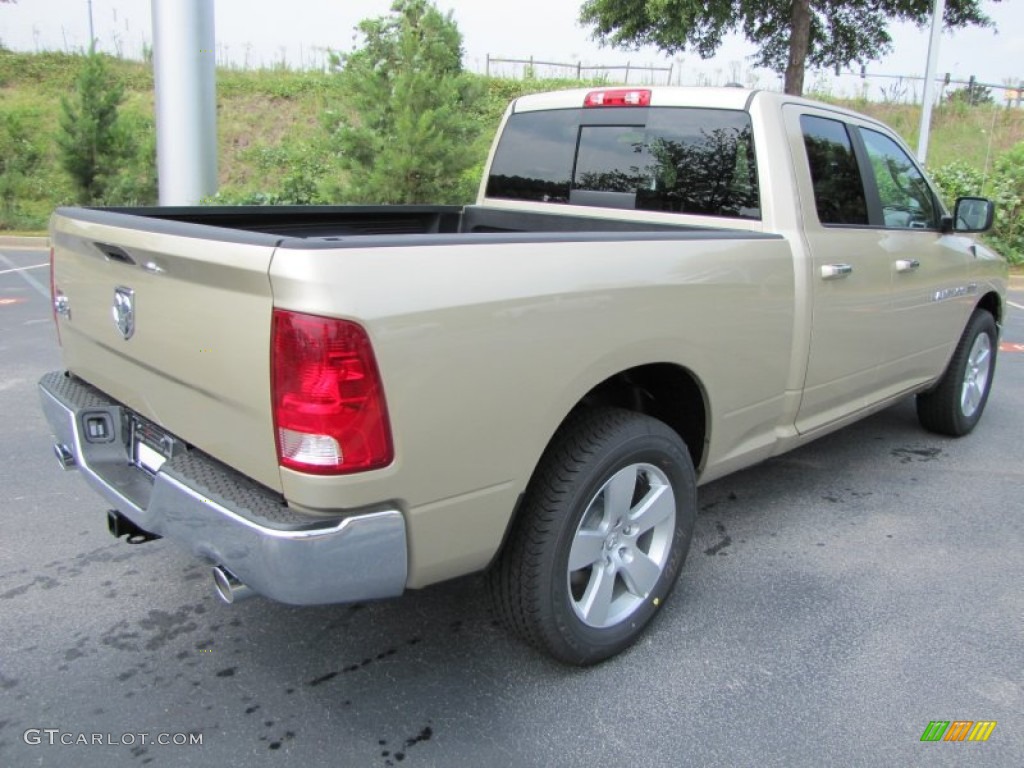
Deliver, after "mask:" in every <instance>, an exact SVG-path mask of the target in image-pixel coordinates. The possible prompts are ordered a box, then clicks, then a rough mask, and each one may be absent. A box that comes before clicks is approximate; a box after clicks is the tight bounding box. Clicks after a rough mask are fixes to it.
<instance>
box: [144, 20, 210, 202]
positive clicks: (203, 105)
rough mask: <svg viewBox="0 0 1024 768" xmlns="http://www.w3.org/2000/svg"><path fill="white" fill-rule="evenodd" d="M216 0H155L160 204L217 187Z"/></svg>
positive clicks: (187, 198) (204, 194)
mask: <svg viewBox="0 0 1024 768" xmlns="http://www.w3.org/2000/svg"><path fill="white" fill-rule="evenodd" d="M213 2H214V0H153V81H154V85H155V89H156V149H157V171H158V177H159V182H160V205H195V204H196V203H198V202H199V201H200V200H201V199H202V198H204V197H208V196H210V195H212V194H214V193H215V192H216V191H217V85H216V76H217V71H216V56H215V53H214V34H213V32H214V30H213Z"/></svg>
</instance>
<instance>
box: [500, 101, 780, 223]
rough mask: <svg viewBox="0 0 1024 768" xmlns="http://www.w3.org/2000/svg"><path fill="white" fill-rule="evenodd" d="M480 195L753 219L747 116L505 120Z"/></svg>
mask: <svg viewBox="0 0 1024 768" xmlns="http://www.w3.org/2000/svg"><path fill="white" fill-rule="evenodd" d="M487 196H488V197H494V198H505V199H512V200H530V201H535V202H546V203H562V204H566V205H592V206H601V207H608V208H621V209H627V210H638V211H661V212H667V213H680V214H696V215H702V216H717V217H723V218H733V219H748V220H756V219H760V218H761V206H760V198H759V192H758V180H757V166H756V163H755V155H754V142H753V129H752V127H751V122H750V116H749V115H748V114H747V113H746V112H743V111H738V110H727V109H707V108H690V107H650V108H636V109H628V110H627V109H561V110H551V111H538V112H523V113H516V114H512V115H510V116H509V119H508V121H507V123H506V126H505V130H504V132H503V133H502V137H501V139H500V141H499V143H498V148H497V150H496V152H495V156H494V161H493V163H492V165H491V173H490V176H489V177H488V180H487Z"/></svg>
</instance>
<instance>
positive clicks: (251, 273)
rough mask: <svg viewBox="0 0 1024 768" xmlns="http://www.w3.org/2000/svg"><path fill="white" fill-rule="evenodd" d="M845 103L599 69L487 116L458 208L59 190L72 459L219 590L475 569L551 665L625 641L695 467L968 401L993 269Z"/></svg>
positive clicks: (962, 208)
mask: <svg viewBox="0 0 1024 768" xmlns="http://www.w3.org/2000/svg"><path fill="white" fill-rule="evenodd" d="M992 209H993V206H992V204H991V203H990V202H989V201H987V200H985V199H982V198H961V199H960V200H958V201H956V204H955V206H954V208H953V210H952V213H950V212H948V210H947V209H946V208H945V207H944V205H943V203H942V201H941V200H940V199H939V196H938V195H937V194H936V192H935V189H934V187H933V186H932V185H931V184H930V182H929V181H928V179H927V178H926V177H925V175H924V173H923V172H922V171H921V169H920V167H919V166H918V164H917V163H916V162H915V160H914V158H913V156H912V155H911V153H910V152H909V151H908V150H907V148H906V146H905V145H904V144H903V143H902V142H901V141H900V139H899V138H898V137H897V136H895V135H894V134H893V133H892V131H890V130H889V129H887V128H886V127H885V126H884V125H881V124H879V123H877V122H875V121H873V120H870V119H868V118H866V117H863V116H861V115H858V114H855V113H852V112H849V111H844V110H842V109H838V108H835V107H832V106H829V105H825V104H819V103H815V102H811V101H807V100H801V99H797V98H792V97H789V96H784V95H781V94H778V93H768V92H764V91H747V90H742V89H732V88H723V89H715V88H697V89H685V88H649V89H648V88H601V89H597V90H572V91H563V92H557V93H546V94H538V95H534V96H526V97H523V98H520V99H518V100H516V101H515V102H514V103H513V104H512V105H511V106H510V107H509V108H508V110H507V112H506V114H505V117H504V119H503V122H502V125H501V130H500V131H499V133H498V137H497V139H496V140H495V142H494V146H493V149H492V152H491V156H490V159H489V162H488V166H487V170H486V172H485V174H484V178H483V181H482V184H481V188H480V194H479V199H478V201H477V203H476V204H475V205H470V206H467V207H464V208H458V207H442V206H419V207H416V206H412V207H403V206H377V207H349V206H340V207H310V208H306V207H300V208H280V209H267V208H226V207H213V208H151V209H112V208H107V209H83V208H62V209H60V210H58V211H57V212H56V213H55V214H54V216H53V220H52V224H51V235H52V244H53V247H54V250H53V255H52V269H51V288H52V293H53V306H54V317H55V320H56V323H57V330H58V334H59V338H60V341H61V345H62V351H63V361H64V366H65V368H66V370H62V371H57V372H53V373H50V374H48V375H47V376H45V377H44V378H43V379H42V381H41V382H40V389H41V396H42V405H43V409H44V411H45V413H46V416H47V417H48V420H49V423H50V425H51V427H52V431H53V433H54V435H55V439H56V442H55V446H54V450H55V452H56V454H57V457H58V459H59V461H60V463H61V465H62V466H63V467H65V468H72V467H76V468H78V469H79V470H80V471H81V473H82V474H83V476H84V477H85V479H86V480H87V481H88V482H89V483H90V484H91V485H92V486H93V487H94V488H95V489H96V490H97V491H98V492H99V493H100V494H101V495H102V496H103V497H104V498H105V499H106V501H107V503H108V504H109V505H110V507H112V509H111V510H110V512H109V513H108V524H109V526H110V529H111V531H112V532H113V533H114V534H115V535H127V536H128V537H129V539H130V540H133V541H141V540H145V539H147V538H152V537H156V536H165V537H167V538H170V539H172V540H176V541H178V542H179V543H181V544H183V545H184V546H186V547H187V548H188V549H189V550H190V551H192V552H193V553H194V554H195V555H197V556H199V557H202V558H205V559H207V560H208V561H210V563H211V564H213V565H214V580H215V583H216V586H217V589H218V591H219V593H220V595H221V596H222V597H223V598H224V599H225V600H227V601H228V602H230V601H232V600H234V599H237V598H240V597H242V596H244V595H247V594H252V593H257V594H261V595H263V596H265V597H268V598H271V599H274V600H279V601H283V602H286V603H291V604H297V605H298V604H318V603H334V602H346V601H355V600H367V599H374V598H384V597H389V596H394V595H398V594H400V593H402V592H403V591H404V590H406V589H413V588H417V587H423V586H425V585H427V584H431V583H434V582H438V581H442V580H444V579H450V578H452V577H455V576H459V575H461V574H467V573H471V572H474V571H484V570H486V571H487V574H488V581H489V584H490V588H491V592H492V594H493V598H494V603H495V606H496V609H497V611H498V613H499V614H500V615H501V616H502V617H503V619H504V620H505V622H506V623H507V624H508V625H509V626H510V627H511V628H512V629H513V630H514V631H516V632H517V633H518V634H519V635H521V636H522V637H524V638H525V639H526V640H528V641H530V642H532V643H533V644H534V645H536V646H538V647H539V648H541V649H543V650H545V651H546V652H548V653H550V654H552V655H553V656H555V657H556V658H558V659H561V660H563V661H566V662H569V663H574V664H589V663H594V662H596V661H600V660H601V659H604V658H607V657H609V656H611V655H613V654H615V653H617V652H618V651H620V650H622V649H623V648H625V647H626V646H627V645H629V644H630V643H631V642H633V641H634V640H635V639H636V638H637V636H638V635H639V633H640V632H641V631H642V630H643V628H644V626H645V625H646V624H647V623H648V622H649V621H650V620H651V618H652V617H653V616H654V615H655V614H656V613H657V611H658V609H659V607H660V606H661V605H663V604H664V601H665V599H666V597H667V596H668V594H669V592H670V590H671V589H672V586H673V584H674V582H675V581H676V579H677V576H678V575H679V572H680V570H681V569H682V567H683V562H684V559H685V557H686V553H687V549H688V548H689V545H690V539H691V535H692V532H693V526H694V519H695V515H696V510H697V502H696V486H697V485H698V484H699V483H703V482H707V481H710V480H713V479H715V478H718V477H721V476H722V475H725V474H726V473H728V472H732V471H734V470H737V469H739V468H741V467H746V466H749V465H751V464H753V463H755V462H759V461H762V460H764V459H766V458H768V457H770V456H775V455H777V454H780V453H782V452H784V451H787V450H790V449H792V448H794V447H796V446H798V445H801V444H803V443H806V442H808V441H809V440H813V439H814V438H816V437H819V436H821V435H823V434H825V433H827V432H829V431H832V430H834V429H837V428H839V427H842V426H843V425H845V424H849V423H850V422H852V421H853V420H855V419H859V418H861V417H863V416H866V415H867V414H870V413H872V412H874V411H877V410H879V409H881V408H884V407H886V406H887V405H889V404H891V403H893V402H895V401H896V400H898V399H899V398H902V397H906V396H908V395H916V397H917V405H918V413H919V415H920V420H921V422H922V424H923V425H924V427H925V428H927V429H930V430H932V431H936V432H939V433H943V434H947V435H952V436H959V435H964V434H966V433H968V432H970V431H971V429H972V428H973V427H974V425H975V424H976V423H977V422H978V419H979V418H980V417H981V414H982V411H983V410H984V408H985V402H986V399H987V397H988V394H989V391H990V388H991V386H992V380H993V374H994V370H995V358H996V350H997V348H998V338H999V328H1000V323H1001V321H1002V318H1003V313H1004V311H1005V292H1006V281H1007V266H1006V263H1005V262H1004V261H1003V259H1002V258H1000V257H999V256H998V255H996V254H995V253H993V252H992V251H990V250H989V249H988V248H986V247H985V246H984V245H983V244H981V243H980V242H978V241H977V240H976V239H975V237H974V236H973V235H974V234H975V233H978V232H983V231H984V230H986V229H987V228H988V227H989V226H990V225H991V222H992V213H993V210H992Z"/></svg>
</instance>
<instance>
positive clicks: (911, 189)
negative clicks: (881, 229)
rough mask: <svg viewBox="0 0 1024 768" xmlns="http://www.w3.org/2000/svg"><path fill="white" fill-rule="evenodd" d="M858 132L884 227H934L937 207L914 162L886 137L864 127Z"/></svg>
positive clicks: (937, 222)
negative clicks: (862, 141)
mask: <svg viewBox="0 0 1024 768" xmlns="http://www.w3.org/2000/svg"><path fill="white" fill-rule="evenodd" d="M860 133H861V137H862V138H863V139H864V146H865V147H866V148H867V150H868V157H869V158H870V159H871V168H872V171H873V172H874V176H875V184H876V185H877V186H878V196H879V197H880V198H881V201H882V215H883V216H884V217H885V226H886V227H894V228H897V229H936V228H937V227H938V226H939V217H938V207H937V206H936V205H935V198H934V197H933V196H932V192H931V189H929V188H928V183H927V182H926V181H925V180H924V176H923V175H922V174H921V171H920V170H918V167H917V166H916V165H915V164H914V161H913V160H911V159H910V157H908V156H907V153H906V152H904V151H903V149H902V148H901V147H900V145H899V144H897V143H896V142H895V141H893V140H892V139H890V138H889V137H888V136H886V135H884V134H881V133H878V132H876V131H869V130H867V129H866V128H861V130H860Z"/></svg>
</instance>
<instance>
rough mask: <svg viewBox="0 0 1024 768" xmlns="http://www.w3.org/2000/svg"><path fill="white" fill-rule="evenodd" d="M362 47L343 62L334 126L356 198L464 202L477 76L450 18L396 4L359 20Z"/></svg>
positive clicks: (428, 7) (351, 196)
mask: <svg viewBox="0 0 1024 768" xmlns="http://www.w3.org/2000/svg"><path fill="white" fill-rule="evenodd" d="M359 31H360V32H361V33H362V35H363V37H364V38H365V43H364V45H363V47H362V48H360V49H358V50H356V51H355V52H354V53H351V54H349V55H346V56H336V59H335V63H336V64H338V65H341V66H342V67H343V69H342V72H341V77H342V86H343V87H342V91H341V92H342V93H343V94H344V96H345V99H346V101H345V103H344V104H343V105H342V109H339V110H337V111H332V112H331V113H330V115H329V116H328V118H327V119H328V128H329V129H330V130H331V131H332V133H333V140H334V143H335V146H336V147H337V148H338V150H339V152H340V155H341V165H342V167H343V168H344V169H345V170H346V171H347V172H348V182H347V185H346V186H345V189H344V191H343V196H344V197H345V199H346V200H348V201H350V202H369V203H424V202H436V203H441V202H452V203H455V202H463V201H464V200H465V199H466V196H467V193H468V190H467V188H466V184H465V182H464V178H463V177H464V172H465V171H466V169H467V168H469V167H470V166H471V165H473V163H474V161H475V160H476V157H475V155H474V153H473V152H472V151H470V148H471V145H472V144H473V143H474V140H475V139H476V137H477V134H478V128H477V126H476V124H475V122H474V121H473V119H472V111H473V105H474V103H475V101H476V99H477V96H478V92H477V86H476V84H475V81H474V79H473V78H471V77H469V76H468V75H467V74H466V73H464V72H463V71H462V35H461V33H460V32H459V30H458V27H457V26H456V24H455V21H454V20H453V19H452V14H451V12H449V13H447V14H442V13H441V12H440V11H438V10H437V8H436V7H435V6H434V5H433V4H432V3H430V2H428V1H427V0H396V2H394V3H393V4H392V6H391V15H389V16H383V17H380V18H377V19H367V20H364V21H363V22H361V23H360V24H359Z"/></svg>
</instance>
